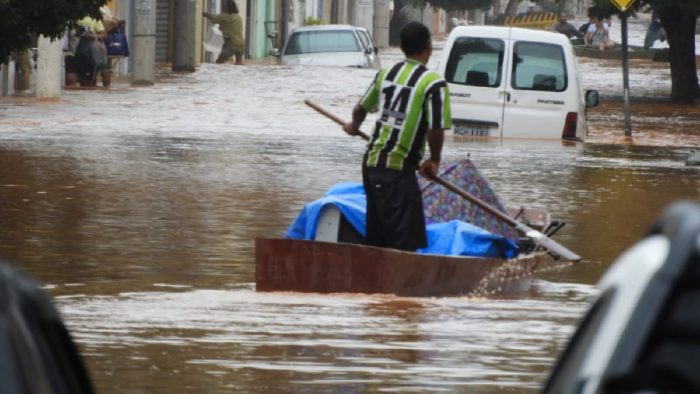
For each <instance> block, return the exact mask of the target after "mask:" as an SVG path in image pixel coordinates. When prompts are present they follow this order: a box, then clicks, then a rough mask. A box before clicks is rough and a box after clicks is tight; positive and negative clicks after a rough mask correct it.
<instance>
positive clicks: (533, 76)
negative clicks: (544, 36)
mask: <svg viewBox="0 0 700 394" xmlns="http://www.w3.org/2000/svg"><path fill="white" fill-rule="evenodd" d="M513 54H514V56H513V59H514V61H513V78H512V80H511V85H512V86H513V88H514V89H524V90H540V91H550V92H561V91H564V90H566V86H567V84H568V75H567V73H566V63H565V61H564V50H563V48H562V47H561V46H560V45H555V44H545V43H540V42H522V41H521V42H517V43H515V45H514V47H513Z"/></svg>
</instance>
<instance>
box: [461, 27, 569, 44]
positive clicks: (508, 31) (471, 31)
mask: <svg viewBox="0 0 700 394" xmlns="http://www.w3.org/2000/svg"><path fill="white" fill-rule="evenodd" d="M450 36H482V37H488V36H492V37H493V36H499V37H507V36H510V37H511V38H513V39H516V40H529V41H540V42H550V43H558V44H564V43H566V42H569V43H570V41H569V39H568V38H567V37H566V36H565V35H563V34H560V33H555V32H551V31H546V30H538V29H527V28H522V27H510V26H481V25H479V26H458V27H455V28H454V29H453V30H452V32H451V33H450Z"/></svg>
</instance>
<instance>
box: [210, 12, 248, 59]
mask: <svg viewBox="0 0 700 394" xmlns="http://www.w3.org/2000/svg"><path fill="white" fill-rule="evenodd" d="M202 16H204V17H205V18H207V19H209V20H210V21H211V22H212V23H216V24H218V25H219V30H221V34H222V35H223V37H224V45H223V46H222V47H221V53H219V57H218V58H217V59H216V62H217V63H224V62H225V61H227V60H228V59H230V58H232V57H233V56H236V64H239V65H240V64H243V51H244V50H245V41H244V39H243V19H242V18H241V15H240V14H239V13H238V6H237V5H236V3H235V2H234V1H233V0H226V1H225V2H224V12H222V13H221V14H217V15H213V14H210V13H208V12H203V13H202Z"/></svg>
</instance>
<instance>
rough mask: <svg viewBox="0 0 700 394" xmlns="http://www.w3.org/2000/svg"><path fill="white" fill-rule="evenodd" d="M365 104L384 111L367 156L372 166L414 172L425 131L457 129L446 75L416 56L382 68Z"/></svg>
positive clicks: (371, 108)
mask: <svg viewBox="0 0 700 394" xmlns="http://www.w3.org/2000/svg"><path fill="white" fill-rule="evenodd" d="M380 104H381V105H380ZM360 105H361V106H362V107H363V108H364V109H365V110H366V111H367V112H376V111H377V110H378V109H379V110H380V111H381V113H380V115H379V118H378V119H377V123H376V125H375V128H374V132H373V133H372V138H371V139H370V142H369V145H368V147H367V153H366V154H365V165H366V166H368V167H379V168H389V169H393V170H403V169H408V170H414V169H416V168H417V167H418V164H419V162H420V160H421V158H422V157H423V152H424V151H425V134H426V132H427V131H428V130H429V129H449V128H451V127H452V115H451V113H450V94H449V91H448V89H447V83H446V82H445V79H444V78H442V77H441V76H440V74H438V73H436V72H434V71H429V70H428V69H427V67H425V65H423V64H421V63H420V62H417V61H415V60H412V59H406V60H405V61H403V62H399V63H397V64H395V65H394V66H392V67H390V68H385V69H382V70H380V71H379V72H378V73H377V76H376V77H375V79H374V83H373V84H372V85H371V86H370V88H369V89H368V90H367V92H366V93H365V95H364V96H363V97H362V99H361V100H360Z"/></svg>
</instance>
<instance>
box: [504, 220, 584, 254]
mask: <svg viewBox="0 0 700 394" xmlns="http://www.w3.org/2000/svg"><path fill="white" fill-rule="evenodd" d="M517 228H518V230H520V231H521V232H522V233H523V234H524V235H525V236H526V237H528V238H529V239H531V240H532V242H534V243H536V244H538V245H540V246H542V247H544V248H545V249H547V250H548V251H549V252H550V253H552V254H553V255H554V256H557V257H560V258H563V259H564V260H569V261H579V260H581V256H579V255H577V254H576V253H574V252H572V251H570V250H569V249H567V248H566V247H564V246H563V245H562V244H560V243H558V242H556V241H554V240H553V239H551V238H549V237H548V236H546V235H544V234H542V233H541V232H539V231H537V230H535V229H533V228H530V227H528V226H525V225H524V224H522V223H518V225H517Z"/></svg>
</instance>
